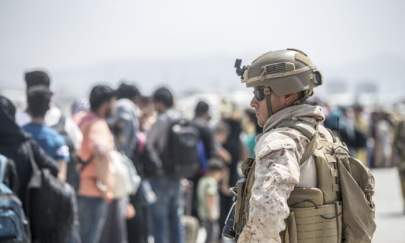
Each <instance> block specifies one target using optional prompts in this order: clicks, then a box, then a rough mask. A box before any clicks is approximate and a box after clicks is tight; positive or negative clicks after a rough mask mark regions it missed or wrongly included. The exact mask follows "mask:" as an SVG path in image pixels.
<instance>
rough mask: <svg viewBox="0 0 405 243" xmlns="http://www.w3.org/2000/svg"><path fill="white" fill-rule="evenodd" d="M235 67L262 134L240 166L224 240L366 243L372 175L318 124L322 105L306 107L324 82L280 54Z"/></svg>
mask: <svg viewBox="0 0 405 243" xmlns="http://www.w3.org/2000/svg"><path fill="white" fill-rule="evenodd" d="M240 64H241V61H240V60H239V61H237V62H236V63H235V67H236V68H237V73H238V74H239V75H240V76H241V78H242V82H243V83H245V84H246V85H247V87H252V88H254V91H253V95H254V97H253V98H252V101H251V104H250V105H251V106H252V107H253V108H254V109H255V111H256V116H257V118H258V124H259V125H260V126H261V127H263V133H262V134H261V135H260V136H259V137H258V140H257V144H256V148H255V158H254V159H249V160H247V161H245V162H244V163H243V164H242V171H243V174H244V176H245V178H244V179H245V181H244V182H240V183H238V187H237V188H236V193H237V196H236V198H237V199H236V204H235V206H234V211H233V212H234V214H233V215H232V214H231V215H230V217H229V219H231V220H228V221H227V224H226V227H225V231H224V233H225V235H226V236H228V237H233V238H235V239H237V242H238V243H248V242H260V243H264V242H272V243H273V242H289V243H291V242H293V243H318V242H319V243H323V242H356V243H366V242H367V243H369V242H371V241H372V238H373V234H374V231H375V229H376V225H375V208H374V203H373V200H372V196H373V193H374V177H373V176H372V174H371V172H370V171H369V170H368V169H367V168H366V167H365V166H364V165H363V164H362V163H361V162H359V161H358V160H355V159H354V158H352V157H351V156H350V154H349V151H348V149H347V147H346V146H345V145H344V144H343V143H342V142H340V141H339V138H338V137H337V136H335V135H334V134H333V133H331V132H329V131H328V130H327V129H326V128H325V127H324V126H323V125H322V122H323V121H324V119H325V116H324V114H323V112H322V108H321V107H319V106H312V105H309V104H305V103H304V101H305V100H306V99H307V98H308V97H309V96H311V95H312V93H313V88H314V87H316V86H319V85H321V84H322V76H321V74H320V72H319V71H318V70H317V69H316V67H315V66H314V65H313V64H312V62H311V61H310V59H309V57H308V56H307V55H306V54H305V53H304V52H302V51H300V50H296V49H286V50H280V51H271V52H268V53H265V54H263V55H261V56H260V57H258V58H257V59H256V60H254V61H253V62H252V64H251V65H249V66H244V67H242V68H241V67H240ZM231 212H232V211H231ZM232 221H233V223H232Z"/></svg>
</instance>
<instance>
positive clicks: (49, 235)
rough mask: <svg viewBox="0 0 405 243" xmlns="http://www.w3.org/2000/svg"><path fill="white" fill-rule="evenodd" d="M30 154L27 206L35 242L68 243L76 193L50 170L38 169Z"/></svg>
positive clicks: (34, 144) (32, 143)
mask: <svg viewBox="0 0 405 243" xmlns="http://www.w3.org/2000/svg"><path fill="white" fill-rule="evenodd" d="M30 144H31V146H38V145H37V144H36V143H34V142H31V143H30ZM29 151H30V161H31V166H32V171H33V175H32V178H31V180H30V182H29V185H28V192H27V196H28V198H27V202H28V212H29V216H30V221H31V224H32V226H31V230H32V236H33V239H36V240H39V242H41V243H55V242H58V243H65V242H67V240H68V238H69V233H70V231H71V229H72V227H73V222H74V207H75V205H74V204H75V192H74V190H73V188H72V187H71V186H70V185H68V184H67V183H64V182H61V181H59V179H58V178H56V177H55V176H54V175H52V174H51V172H50V171H49V170H48V169H40V168H38V166H37V164H36V163H35V159H34V156H33V153H32V150H29Z"/></svg>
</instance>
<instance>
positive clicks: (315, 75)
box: [235, 49, 322, 96]
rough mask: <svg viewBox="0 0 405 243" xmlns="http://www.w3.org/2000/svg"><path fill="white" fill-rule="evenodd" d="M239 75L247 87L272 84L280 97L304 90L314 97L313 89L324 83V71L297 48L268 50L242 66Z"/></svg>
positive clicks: (272, 88)
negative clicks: (320, 70)
mask: <svg viewBox="0 0 405 243" xmlns="http://www.w3.org/2000/svg"><path fill="white" fill-rule="evenodd" d="M240 62H241V61H240V60H239V65H240ZM235 65H237V64H235ZM237 72H238V70H237ZM238 74H240V75H241V79H242V83H245V84H246V86H247V87H260V86H262V87H270V89H271V91H272V92H274V93H275V94H276V95H279V96H282V95H287V94H292V93H298V92H301V91H308V92H306V93H307V94H306V96H310V95H312V89H313V88H314V87H316V86H319V85H321V84H322V75H321V73H320V72H319V71H318V70H317V68H316V67H315V66H314V65H313V64H312V62H311V60H310V59H309V57H308V55H307V54H305V53H304V52H303V51H300V50H297V49H286V50H279V51H270V52H267V53H265V54H263V55H261V56H259V57H258V58H256V59H255V60H254V61H253V62H252V64H251V65H249V66H244V67H243V69H239V72H238Z"/></svg>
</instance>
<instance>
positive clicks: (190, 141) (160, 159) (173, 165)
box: [144, 88, 199, 243]
mask: <svg viewBox="0 0 405 243" xmlns="http://www.w3.org/2000/svg"><path fill="white" fill-rule="evenodd" d="M153 102H154V106H155V109H156V111H157V113H158V117H157V120H156V122H155V124H154V125H153V126H152V127H151V128H150V130H149V131H148V133H147V137H146V149H147V150H148V153H149V155H150V162H149V163H148V164H145V166H144V170H145V173H146V176H147V177H148V179H149V181H150V184H151V186H152V189H153V191H154V192H155V194H156V196H157V200H156V202H155V203H154V204H153V205H152V206H151V214H152V225H153V227H154V228H153V229H152V231H153V236H154V238H155V243H169V242H170V243H183V242H184V229H183V227H182V226H181V222H180V218H181V214H180V211H181V210H179V208H180V180H181V178H186V177H190V176H193V175H194V174H195V173H196V172H197V171H198V168H199V161H198V147H197V145H198V140H199V138H198V131H197V129H196V128H195V127H194V126H192V125H191V124H190V123H189V122H188V121H186V120H184V119H181V118H180V115H179V113H177V112H176V111H175V110H173V105H174V101H173V95H172V93H171V91H170V90H169V89H167V88H158V89H157V90H156V91H155V92H154V93H153Z"/></svg>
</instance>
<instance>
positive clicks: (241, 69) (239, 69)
mask: <svg viewBox="0 0 405 243" xmlns="http://www.w3.org/2000/svg"><path fill="white" fill-rule="evenodd" d="M241 65H242V59H239V58H237V59H236V60H235V65H234V67H235V69H236V74H237V75H238V76H239V77H240V78H241V79H243V74H244V73H245V71H246V69H247V66H243V67H241Z"/></svg>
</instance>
